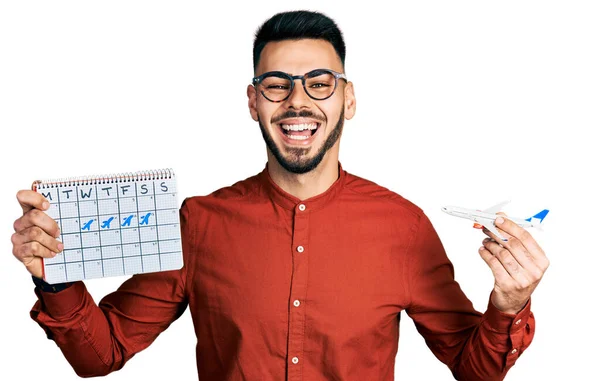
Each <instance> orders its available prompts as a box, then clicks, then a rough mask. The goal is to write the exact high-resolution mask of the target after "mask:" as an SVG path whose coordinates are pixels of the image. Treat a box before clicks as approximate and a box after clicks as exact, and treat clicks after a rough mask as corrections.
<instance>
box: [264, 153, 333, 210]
mask: <svg viewBox="0 0 600 381" xmlns="http://www.w3.org/2000/svg"><path fill="white" fill-rule="evenodd" d="M268 156H269V157H268V165H267V170H268V171H269V176H271V179H273V181H274V182H275V184H277V185H278V186H279V187H280V188H281V189H283V190H284V191H286V192H287V193H289V194H291V195H292V196H295V197H297V198H299V199H300V200H306V199H308V198H311V197H313V196H316V195H319V194H321V193H323V192H325V191H326V190H327V189H329V187H330V186H331V184H333V183H334V182H335V181H336V180H337V179H338V177H339V173H338V172H339V171H338V159H337V157H328V156H329V155H325V157H324V158H323V160H322V161H321V163H319V165H318V166H317V167H316V168H315V169H313V170H312V171H310V172H307V173H303V174H297V173H292V172H288V171H286V170H285V169H284V168H283V167H282V166H281V165H280V164H279V162H278V161H277V159H275V157H273V156H272V155H271V154H270V152H269V155H268Z"/></svg>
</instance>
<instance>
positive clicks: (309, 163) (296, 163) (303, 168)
mask: <svg viewBox="0 0 600 381" xmlns="http://www.w3.org/2000/svg"><path fill="white" fill-rule="evenodd" d="M294 117H311V118H315V119H318V120H323V119H324V118H323V117H318V116H317V115H315V114H313V113H312V112H310V111H300V112H298V113H296V112H294V111H291V110H288V111H286V112H285V114H284V115H282V116H281V117H279V118H278V119H280V120H281V119H282V118H294ZM258 125H259V126H260V132H261V133H262V136H263V139H264V140H265V143H266V144H267V147H268V148H269V151H271V153H272V154H273V156H275V159H277V162H278V163H279V164H280V165H281V166H282V167H283V168H284V169H285V170H286V171H288V172H291V173H297V174H302V173H307V172H310V171H312V170H313V169H315V168H317V166H318V165H319V163H321V161H322V160H323V157H324V156H325V154H326V153H327V151H329V149H331V147H333V146H334V145H335V143H336V142H337V141H338V139H339V138H340V135H341V134H342V129H343V127H344V107H343V106H342V110H341V111H340V117H339V119H338V121H337V123H336V124H335V127H334V128H333V130H332V131H331V132H330V133H329V135H328V136H327V139H325V143H323V145H322V146H321V148H320V149H319V151H318V152H317V154H316V155H314V156H313V157H308V156H307V154H308V152H309V151H310V149H311V148H310V147H309V148H304V147H293V148H288V147H286V148H285V150H286V152H288V153H289V158H288V157H286V156H284V155H283V154H282V153H281V150H280V149H279V148H278V147H277V145H276V144H275V141H274V140H273V138H272V137H271V135H269V133H268V132H267V130H266V128H265V126H264V125H263V123H262V121H261V119H260V115H259V116H258ZM272 125H273V126H275V127H276V128H280V127H279V126H277V125H276V124H272ZM322 127H323V123H321V126H320V127H319V128H322Z"/></svg>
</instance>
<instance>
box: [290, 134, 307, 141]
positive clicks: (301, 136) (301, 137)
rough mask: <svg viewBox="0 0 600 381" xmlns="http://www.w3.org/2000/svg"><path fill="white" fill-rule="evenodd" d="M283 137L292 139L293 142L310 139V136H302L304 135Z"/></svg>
mask: <svg viewBox="0 0 600 381" xmlns="http://www.w3.org/2000/svg"><path fill="white" fill-rule="evenodd" d="M285 136H287V137H288V138H290V139H294V140H306V139H308V138H310V136H304V135H288V134H285Z"/></svg>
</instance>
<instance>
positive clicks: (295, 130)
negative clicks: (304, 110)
mask: <svg viewBox="0 0 600 381" xmlns="http://www.w3.org/2000/svg"><path fill="white" fill-rule="evenodd" d="M278 126H279V130H280V131H281V133H282V134H283V135H284V136H285V137H286V138H287V139H289V140H294V141H305V140H309V139H310V138H312V137H313V136H314V135H315V134H316V133H317V130H318V129H319V127H321V123H318V122H309V123H299V124H286V123H279V124H278Z"/></svg>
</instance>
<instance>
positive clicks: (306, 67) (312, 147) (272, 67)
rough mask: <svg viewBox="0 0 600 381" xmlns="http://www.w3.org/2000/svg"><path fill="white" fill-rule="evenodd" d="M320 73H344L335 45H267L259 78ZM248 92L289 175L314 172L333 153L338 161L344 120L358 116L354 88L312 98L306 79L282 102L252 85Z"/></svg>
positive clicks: (340, 85) (342, 86)
mask: <svg viewBox="0 0 600 381" xmlns="http://www.w3.org/2000/svg"><path fill="white" fill-rule="evenodd" d="M314 69H331V70H334V71H337V72H339V73H342V72H343V67H342V63H341V60H340V59H339V57H338V56H337V54H336V52H335V49H334V48H333V46H332V45H331V44H330V43H329V42H327V41H324V40H314V39H303V40H296V41H292V40H290V41H278V42H269V43H268V44H267V45H266V46H265V48H264V49H263V51H262V53H261V56H260V61H259V64H258V67H257V68H256V73H255V74H256V75H257V76H258V75H260V74H263V73H266V72H268V71H282V72H284V73H287V74H289V75H303V74H305V73H307V72H309V71H311V70H314ZM247 93H248V106H249V108H250V114H251V115H252V118H253V119H254V120H256V121H257V122H258V123H259V126H260V129H261V132H262V135H263V138H264V140H265V143H266V144H267V147H268V149H269V150H270V152H271V154H272V155H273V156H274V157H275V158H276V159H277V161H278V162H279V164H280V165H281V166H282V167H283V168H284V169H285V170H287V171H288V172H292V173H306V172H309V171H311V170H313V169H314V168H316V167H317V166H318V164H319V163H320V162H321V161H322V160H323V158H324V157H325V155H326V154H327V153H328V152H329V151H330V149H331V148H333V149H334V152H335V154H336V156H337V153H338V152H339V137H340V135H341V132H342V127H343V125H344V118H345V119H350V118H352V116H353V115H354V107H355V106H354V105H355V103H354V102H355V101H354V92H353V88H352V84H351V83H348V84H347V83H346V82H345V81H344V80H342V79H340V80H338V86H337V89H336V90H335V93H334V94H333V95H332V96H331V97H329V98H327V99H325V100H314V99H312V98H310V97H309V96H308V94H306V92H305V91H304V88H303V87H302V81H301V80H296V81H295V83H294V90H293V91H292V93H291V94H290V96H289V97H288V98H287V99H286V100H285V101H282V102H271V101H269V100H268V99H266V98H265V97H263V95H262V94H261V93H260V92H257V90H256V88H254V87H253V86H251V85H250V86H248V91H247ZM306 127H308V128H307V129H305V130H302V131H295V130H299V129H303V128H306ZM315 127H316V129H315ZM306 137H308V138H306Z"/></svg>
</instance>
